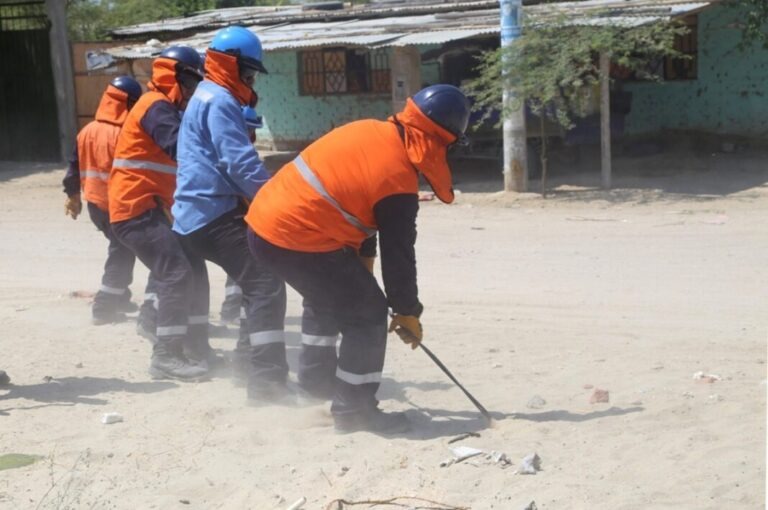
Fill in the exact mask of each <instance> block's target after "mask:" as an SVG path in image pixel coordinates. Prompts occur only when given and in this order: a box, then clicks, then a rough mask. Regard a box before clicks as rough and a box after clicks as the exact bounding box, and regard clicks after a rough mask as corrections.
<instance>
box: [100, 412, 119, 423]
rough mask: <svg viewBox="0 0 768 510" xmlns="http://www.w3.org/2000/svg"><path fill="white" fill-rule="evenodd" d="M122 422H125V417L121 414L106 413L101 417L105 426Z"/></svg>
mask: <svg viewBox="0 0 768 510" xmlns="http://www.w3.org/2000/svg"><path fill="white" fill-rule="evenodd" d="M121 421H123V415H122V414H120V413H104V416H102V417H101V423H103V424H104V425H111V424H112V423H120V422H121Z"/></svg>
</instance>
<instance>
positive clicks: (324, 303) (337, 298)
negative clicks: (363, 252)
mask: <svg viewBox="0 0 768 510" xmlns="http://www.w3.org/2000/svg"><path fill="white" fill-rule="evenodd" d="M248 241H249V244H250V248H251V252H252V253H253V255H254V257H255V258H256V259H257V260H259V261H263V263H265V264H266V265H267V266H269V267H270V268H272V270H273V271H274V272H275V273H276V274H277V275H278V276H280V277H281V278H283V279H284V280H285V282H286V283H288V284H289V285H290V286H291V287H293V288H294V289H296V291H297V292H298V293H299V294H301V295H302V296H303V298H304V304H305V307H306V306H307V305H309V309H310V310H311V312H310V313H311V314H312V316H313V317H314V319H315V321H316V322H317V323H319V322H321V321H317V318H318V317H322V318H323V319H322V322H324V323H325V325H326V326H327V327H328V328H329V329H328V330H325V331H323V333H331V329H330V328H331V324H332V323H334V322H335V325H336V326H337V327H338V330H339V331H340V332H341V344H340V347H339V358H338V366H337V368H336V379H335V388H334V395H333V404H332V405H331V412H332V413H333V414H344V413H348V412H356V411H359V410H360V409H363V408H367V407H375V406H376V405H377V404H378V401H377V400H376V391H378V389H379V383H380V382H381V371H382V368H383V367H384V355H385V351H386V346H387V299H386V297H385V296H384V292H383V291H382V290H381V289H380V288H379V285H378V283H376V279H375V278H374V277H373V275H372V274H371V273H369V272H368V270H367V269H366V268H365V267H364V266H363V265H362V264H361V263H360V260H359V259H358V257H357V253H356V252H355V250H353V249H351V248H344V249H341V250H337V251H332V252H325V253H306V252H299V251H294V250H286V249H284V248H280V247H278V246H275V245H273V244H271V243H269V242H268V241H266V240H264V239H262V238H261V237H259V236H258V235H256V234H255V233H254V232H253V231H252V230H249V232H248ZM305 317H306V315H305ZM326 321H327V322H326ZM321 336H323V335H321ZM325 336H328V337H329V340H328V343H330V336H331V335H330V334H329V335H325ZM311 357H312V356H307V357H305V359H308V358H311ZM328 361H329V360H328ZM308 364H309V363H308ZM321 364H322V365H325V363H321Z"/></svg>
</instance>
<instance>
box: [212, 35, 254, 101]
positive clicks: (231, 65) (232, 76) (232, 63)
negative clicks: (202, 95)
mask: <svg viewBox="0 0 768 510" xmlns="http://www.w3.org/2000/svg"><path fill="white" fill-rule="evenodd" d="M205 78H206V79H208V80H211V81H212V82H213V83H216V84H217V85H221V86H222V87H224V88H225V89H227V90H228V91H229V92H230V93H231V94H232V95H233V96H235V97H236V98H237V100H238V101H239V102H240V104H241V105H243V106H250V107H254V106H256V101H257V98H258V96H256V93H255V92H254V91H253V89H252V88H250V87H249V86H248V85H246V84H245V83H243V81H242V80H241V79H240V69H239V68H238V66H237V57H236V56H235V55H230V54H229V53H223V52H221V51H216V50H212V49H210V48H208V50H206V52H205Z"/></svg>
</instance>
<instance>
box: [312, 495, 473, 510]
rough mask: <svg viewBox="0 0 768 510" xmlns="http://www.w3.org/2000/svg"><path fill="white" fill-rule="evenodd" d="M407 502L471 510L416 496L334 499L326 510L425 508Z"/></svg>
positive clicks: (437, 509)
mask: <svg viewBox="0 0 768 510" xmlns="http://www.w3.org/2000/svg"><path fill="white" fill-rule="evenodd" d="M405 500H410V501H419V502H422V503H429V504H430V505H431V506H429V507H428V508H431V509H432V510H470V509H469V507H466V506H454V505H448V504H446V503H440V502H439V501H433V500H431V499H425V498H417V497H414V496H396V497H394V498H389V499H367V500H364V501H347V500H346V499H334V500H333V501H331V502H330V503H328V504H327V505H326V506H325V510H344V509H345V508H346V507H347V506H358V505H368V506H369V507H372V506H379V505H390V506H399V507H405V508H425V507H421V506H419V507H417V506H416V505H411V504H408V505H406V504H405V503H404V501H405Z"/></svg>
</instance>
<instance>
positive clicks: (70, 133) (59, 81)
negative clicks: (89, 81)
mask: <svg viewBox="0 0 768 510" xmlns="http://www.w3.org/2000/svg"><path fill="white" fill-rule="evenodd" d="M45 10H46V13H47V14H48V19H50V21H51V33H50V39H51V67H52V68H53V83H54V87H55V91H56V106H57V110H58V116H59V144H60V149H61V159H62V161H67V159H68V158H69V155H70V154H71V153H72V147H73V145H74V143H75V135H76V134H77V120H76V118H77V114H76V113H75V78H74V74H73V72H72V55H71V54H70V51H69V38H68V36H67V3H66V2H64V1H62V0H45Z"/></svg>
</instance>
